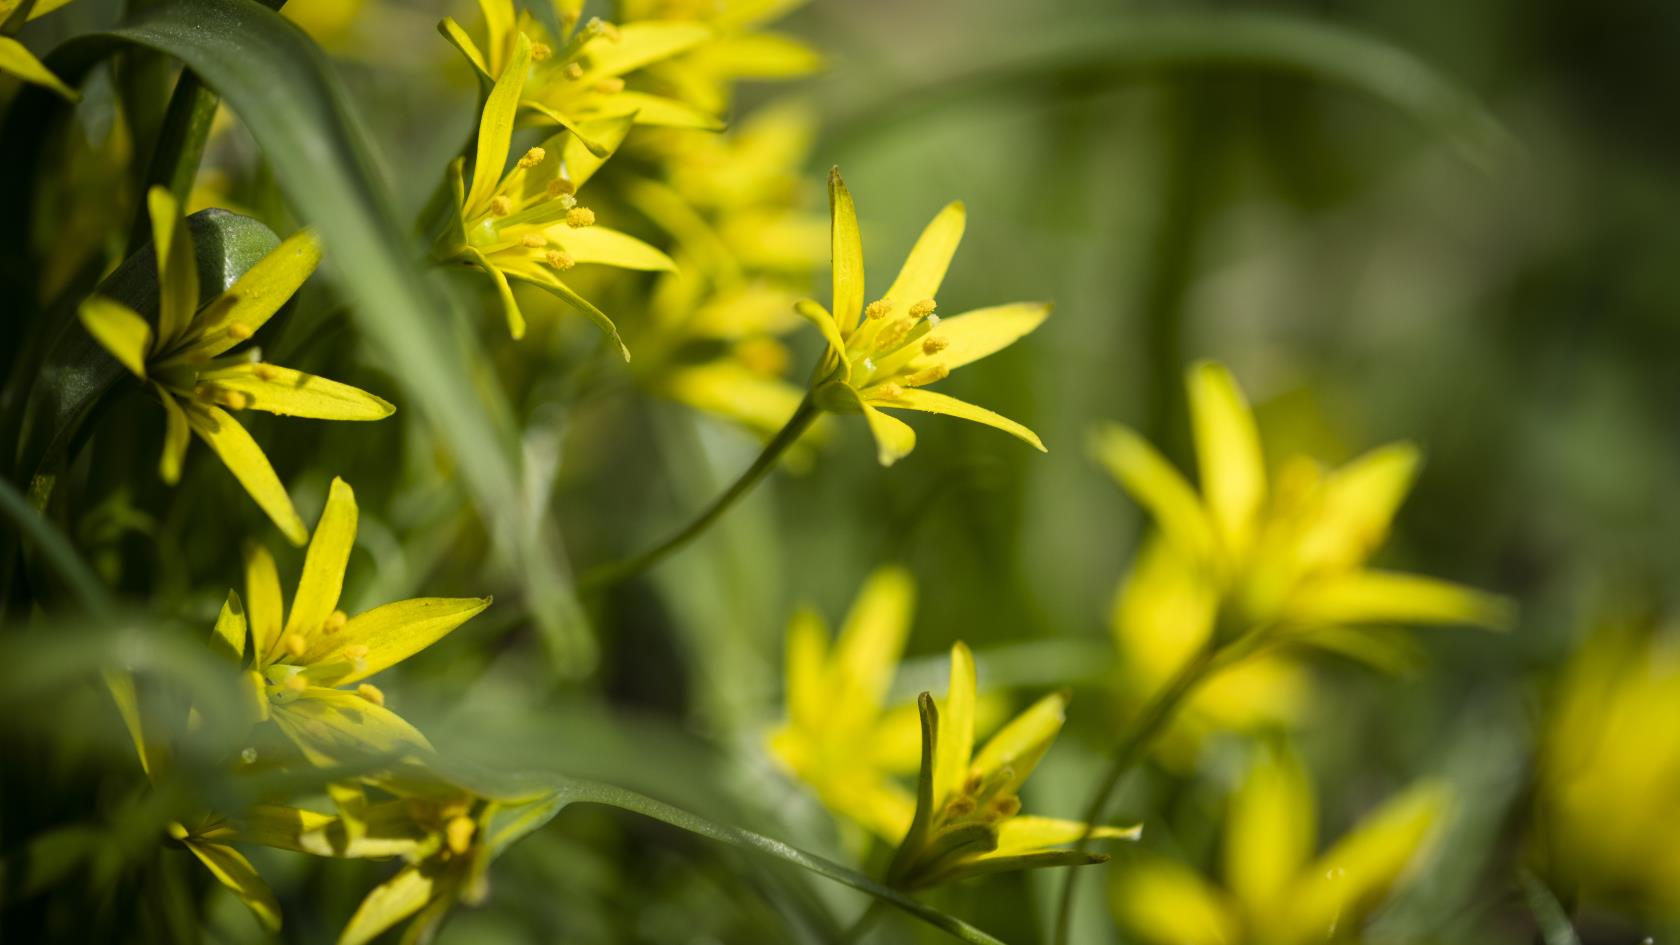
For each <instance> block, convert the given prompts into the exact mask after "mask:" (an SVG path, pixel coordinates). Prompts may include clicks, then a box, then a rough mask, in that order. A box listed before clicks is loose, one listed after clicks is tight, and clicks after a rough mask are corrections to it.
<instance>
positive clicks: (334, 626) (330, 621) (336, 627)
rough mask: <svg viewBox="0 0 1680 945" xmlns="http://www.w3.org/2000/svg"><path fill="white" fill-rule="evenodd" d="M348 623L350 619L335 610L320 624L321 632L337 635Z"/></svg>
mask: <svg viewBox="0 0 1680 945" xmlns="http://www.w3.org/2000/svg"><path fill="white" fill-rule="evenodd" d="M349 622H350V618H349V617H348V616H346V615H345V613H344V611H342V610H335V611H333V612H332V613H331V614H328V615H327V619H326V620H324V621H322V622H321V632H322V633H337V632H338V631H340V630H343V629H344V625H345V624H346V623H349Z"/></svg>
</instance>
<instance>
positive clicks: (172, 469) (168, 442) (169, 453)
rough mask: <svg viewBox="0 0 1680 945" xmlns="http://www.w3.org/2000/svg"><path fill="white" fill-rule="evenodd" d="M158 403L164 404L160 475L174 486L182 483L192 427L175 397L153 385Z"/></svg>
mask: <svg viewBox="0 0 1680 945" xmlns="http://www.w3.org/2000/svg"><path fill="white" fill-rule="evenodd" d="M152 388H153V391H154V392H155V393H156V394H157V398H158V402H159V403H161V404H163V418H164V420H163V456H162V457H161V458H160V459H159V460H158V475H160V476H162V477H163V481H164V482H167V483H169V484H170V485H174V484H176V483H177V482H180V481H181V463H182V462H183V461H185V460H186V457H187V445H188V444H189V443H191V442H192V426H191V425H190V424H189V423H188V422H187V412H186V411H185V410H183V409H181V404H180V403H179V402H178V401H176V399H175V395H174V394H171V393H170V392H169V391H167V390H165V389H164V387H163V385H161V384H153V385H152Z"/></svg>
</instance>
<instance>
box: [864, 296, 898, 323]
mask: <svg viewBox="0 0 1680 945" xmlns="http://www.w3.org/2000/svg"><path fill="white" fill-rule="evenodd" d="M891 311H892V299H886V298H881V299H876V300H875V301H873V302H870V303H869V304H868V305H865V306H864V307H863V315H864V317H865V318H886V317H887V313H888V312H891Z"/></svg>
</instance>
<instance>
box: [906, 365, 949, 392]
mask: <svg viewBox="0 0 1680 945" xmlns="http://www.w3.org/2000/svg"><path fill="white" fill-rule="evenodd" d="M950 376H951V369H950V368H948V367H946V366H945V365H943V364H934V365H931V366H929V367H925V368H922V369H921V370H920V371H917V372H916V373H914V374H912V375H910V376H909V377H907V378H905V379H904V386H905V387H926V386H928V385H929V384H935V383H938V382H939V381H942V380H944V379H945V378H947V377H950Z"/></svg>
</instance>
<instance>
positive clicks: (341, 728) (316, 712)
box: [273, 686, 432, 767]
mask: <svg viewBox="0 0 1680 945" xmlns="http://www.w3.org/2000/svg"><path fill="white" fill-rule="evenodd" d="M273 711H274V715H273V718H274V721H275V723H276V724H278V725H279V726H280V730H281V731H282V732H284V733H285V735H286V737H287V738H289V739H291V740H292V742H293V744H295V745H297V746H298V748H299V749H301V750H302V751H303V753H304V755H305V757H307V758H308V759H309V761H310V763H311V764H315V765H321V766H323V767H328V766H332V765H340V764H362V763H366V762H369V761H373V760H377V759H381V758H394V757H399V756H409V755H413V754H415V753H427V754H429V753H430V752H431V751H432V744H431V742H428V741H427V740H426V736H424V735H422V734H420V731H419V729H416V728H415V727H414V726H412V725H410V724H408V723H407V722H406V721H404V720H403V718H402V716H400V715H397V714H396V713H395V712H392V711H391V710H390V709H387V708H385V707H384V706H380V705H377V704H375V703H373V702H370V701H369V700H367V699H366V698H363V697H362V696H360V695H357V694H356V693H354V692H347V691H345V690H343V689H328V688H324V687H317V686H311V687H309V688H307V689H304V690H303V691H302V692H299V693H297V694H296V695H295V696H294V697H292V698H290V699H289V700H286V701H277V702H275V703H274V707H273Z"/></svg>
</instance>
